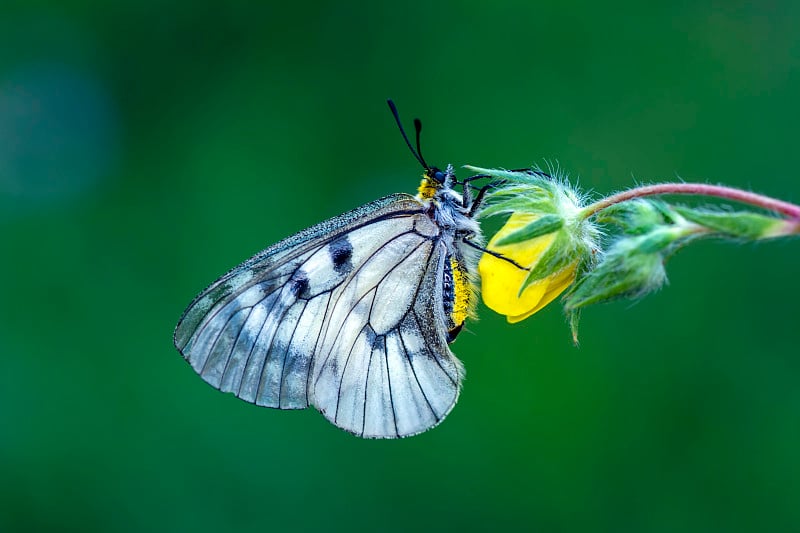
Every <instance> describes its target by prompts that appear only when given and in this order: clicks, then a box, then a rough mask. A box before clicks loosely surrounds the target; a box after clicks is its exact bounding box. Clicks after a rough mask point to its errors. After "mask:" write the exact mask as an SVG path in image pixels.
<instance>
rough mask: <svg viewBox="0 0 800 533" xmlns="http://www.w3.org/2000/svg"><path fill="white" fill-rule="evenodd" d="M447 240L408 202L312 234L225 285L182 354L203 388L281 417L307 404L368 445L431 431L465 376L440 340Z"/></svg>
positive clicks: (191, 317)
mask: <svg viewBox="0 0 800 533" xmlns="http://www.w3.org/2000/svg"><path fill="white" fill-rule="evenodd" d="M447 247H448V243H446V242H444V241H443V238H442V236H441V235H440V231H439V228H438V227H437V226H436V225H435V224H434V223H433V221H431V220H430V218H429V217H428V216H427V215H426V214H424V213H423V212H422V206H421V204H420V203H419V202H418V201H417V200H415V199H414V198H413V197H411V196H408V195H393V196H389V197H386V198H383V199H381V200H378V201H376V202H373V203H371V204H367V205H365V206H363V207H361V208H359V209H356V210H354V211H351V212H349V213H346V214H344V215H341V216H339V217H336V218H333V219H331V220H329V221H326V222H323V223H321V224H318V225H316V226H313V227H311V228H309V229H307V230H305V231H303V232H301V233H299V234H297V235H295V236H293V237H290V238H288V239H286V240H284V241H281V242H280V243H278V244H276V245H274V246H272V247H270V248H268V249H266V250H265V251H263V252H261V253H260V254H258V255H256V256H255V257H253V258H252V259H250V260H248V261H246V262H245V263H243V264H242V265H240V266H239V267H237V268H235V269H233V270H232V271H231V272H229V273H228V274H226V275H225V276H223V277H222V278H220V279H219V280H218V281H216V282H215V283H214V284H212V285H211V286H210V287H209V288H208V289H206V290H205V291H204V292H203V293H201V294H200V295H199V296H198V297H197V298H196V299H195V300H194V302H193V303H192V304H191V305H190V306H189V308H188V309H187V310H186V312H185V313H184V316H183V317H182V318H181V321H180V322H179V323H178V327H177V329H176V331H175V345H176V347H177V348H178V349H179V350H180V352H181V353H182V354H183V356H184V357H185V358H186V359H187V361H188V362H189V363H190V364H191V365H192V368H194V369H195V371H196V372H197V373H199V374H200V375H201V376H202V377H203V379H204V380H205V381H207V382H208V383H210V384H211V385H213V386H214V387H217V388H219V389H220V390H222V391H225V392H232V393H234V394H235V395H236V396H238V397H239V398H242V399H243V400H246V401H249V402H253V403H256V404H258V405H263V406H267V407H276V408H281V409H300V408H305V407H307V406H308V405H313V406H315V407H316V408H317V409H319V410H320V411H321V412H322V413H323V414H324V415H325V417H326V418H327V419H328V420H330V421H331V422H333V423H334V424H336V425H337V426H339V427H341V428H343V429H345V430H347V431H350V432H352V433H355V434H357V435H360V436H364V437H402V436H407V435H413V434H415V433H419V432H421V431H425V430H426V429H429V428H431V427H433V426H435V425H436V424H437V423H438V422H439V421H441V420H442V419H443V418H444V416H445V415H446V414H447V413H448V412H449V411H450V409H451V408H452V407H453V405H454V404H455V401H456V399H457V397H458V393H459V388H460V382H461V378H462V376H463V370H462V367H461V364H460V362H459V361H458V360H457V359H456V358H455V357H454V356H453V354H452V352H450V349H449V347H448V346H447V342H446V339H445V336H444V335H445V333H444V332H445V331H446V327H445V317H444V314H443V313H444V311H443V302H442V285H441V283H442V280H441V272H442V271H443V265H444V261H445V258H446V256H447Z"/></svg>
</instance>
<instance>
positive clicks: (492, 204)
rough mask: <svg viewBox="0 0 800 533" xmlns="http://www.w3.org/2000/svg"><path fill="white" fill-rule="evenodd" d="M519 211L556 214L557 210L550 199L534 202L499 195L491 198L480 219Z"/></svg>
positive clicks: (529, 199)
mask: <svg viewBox="0 0 800 533" xmlns="http://www.w3.org/2000/svg"><path fill="white" fill-rule="evenodd" d="M517 211H520V212H523V213H536V214H538V213H543V214H552V213H555V212H556V208H555V206H554V205H553V200H551V199H549V198H547V199H542V200H534V199H532V198H529V197H527V196H519V197H509V198H503V196H502V195H497V196H495V197H493V198H491V200H490V201H489V203H488V204H487V205H486V207H484V208H482V209H481V210H480V211H479V212H478V217H479V218H487V217H491V216H495V215H503V214H510V213H514V212H517Z"/></svg>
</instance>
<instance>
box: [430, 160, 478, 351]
mask: <svg viewBox="0 0 800 533" xmlns="http://www.w3.org/2000/svg"><path fill="white" fill-rule="evenodd" d="M454 183H455V176H454V174H453V167H452V166H450V165H448V166H447V168H446V170H445V171H444V172H442V171H440V170H438V169H436V168H435V167H431V168H430V169H427V170H426V171H425V174H423V176H422V181H421V183H420V186H419V189H418V190H417V200H418V201H419V202H420V203H422V204H423V206H425V211H426V213H427V214H428V216H430V217H431V219H433V221H434V222H435V223H436V226H437V227H438V228H439V229H440V231H441V235H440V239H441V242H443V243H444V244H445V245H446V247H447V253H446V256H445V257H444V265H443V269H442V280H441V284H442V285H441V287H442V305H443V311H444V315H445V317H446V322H447V324H446V329H447V341H448V342H452V341H453V340H454V339H455V338H456V336H457V335H458V333H459V332H460V331H461V328H462V327H463V325H464V322H465V321H466V319H467V317H468V316H469V315H470V314H471V312H472V309H473V307H474V300H475V298H474V293H475V290H474V286H475V280H474V279H471V277H470V275H469V272H474V271H475V268H474V263H475V261H476V258H475V254H474V253H472V252H474V249H472V248H470V247H468V246H467V245H465V244H464V239H466V238H470V239H480V228H479V226H478V224H477V222H476V221H475V220H474V219H473V218H472V217H471V216H470V206H469V203H470V202H471V198H468V197H467V196H465V195H464V194H459V193H458V192H457V191H455V190H454V189H453V188H452V186H453V184H454ZM466 194H469V193H468V192H467V193H466ZM471 267H472V268H471Z"/></svg>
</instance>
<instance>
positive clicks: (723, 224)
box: [674, 206, 783, 240]
mask: <svg viewBox="0 0 800 533" xmlns="http://www.w3.org/2000/svg"><path fill="white" fill-rule="evenodd" d="M674 209H675V211H677V212H678V213H680V214H681V216H683V217H684V218H686V219H687V220H689V221H691V222H694V223H695V224H700V225H701V226H705V227H707V228H709V229H711V230H712V231H714V232H717V233H721V234H723V235H726V236H729V237H735V238H739V239H746V240H758V239H764V238H769V237H772V236H774V230H775V228H776V227H778V226H780V225H781V224H783V219H780V218H776V217H771V216H767V215H762V214H760V213H752V212H748V211H734V212H727V213H726V212H724V211H709V210H704V209H692V208H689V207H683V206H674Z"/></svg>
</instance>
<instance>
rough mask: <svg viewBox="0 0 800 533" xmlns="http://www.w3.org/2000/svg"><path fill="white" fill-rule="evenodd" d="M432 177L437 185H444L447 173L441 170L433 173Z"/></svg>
mask: <svg viewBox="0 0 800 533" xmlns="http://www.w3.org/2000/svg"><path fill="white" fill-rule="evenodd" d="M431 174H432V177H433V179H434V180H436V182H437V183H444V180H445V177H446V176H445V173H444V172H442V171H441V170H434V171H433V172H432V173H431Z"/></svg>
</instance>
